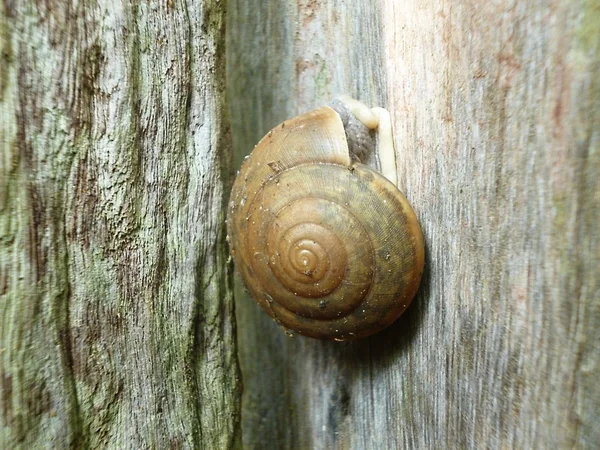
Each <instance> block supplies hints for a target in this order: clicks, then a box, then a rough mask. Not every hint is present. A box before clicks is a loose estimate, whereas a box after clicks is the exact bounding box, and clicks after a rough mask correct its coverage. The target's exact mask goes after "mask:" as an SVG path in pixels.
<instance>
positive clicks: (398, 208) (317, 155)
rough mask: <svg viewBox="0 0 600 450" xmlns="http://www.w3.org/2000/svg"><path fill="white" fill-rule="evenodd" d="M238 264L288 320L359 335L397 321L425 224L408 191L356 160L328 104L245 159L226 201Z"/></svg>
mask: <svg viewBox="0 0 600 450" xmlns="http://www.w3.org/2000/svg"><path fill="white" fill-rule="evenodd" d="M227 223H228V235H229V240H230V246H231V251H232V255H233V258H234V262H235V265H236V268H237V269H238V271H239V272H240V274H241V276H242V279H243V281H244V284H245V285H246V287H247V288H248V290H249V291H250V293H251V294H252V296H253V297H254V298H255V299H256V300H257V301H258V302H259V304H261V306H263V308H264V309H265V311H267V313H268V314H269V315H271V316H272V317H273V318H274V319H275V320H277V321H278V322H279V323H280V324H281V325H283V326H284V327H286V328H289V329H292V330H295V331H297V332H299V333H300V334H303V335H307V336H312V337H317V338H323V339H336V340H344V339H353V338H358V337H363V336H367V335H369V334H372V333H374V332H376V331H378V330H380V329H382V328H384V327H386V326H388V325H389V324H390V323H391V322H393V321H394V320H395V319H396V318H398V316H399V315H400V314H402V312H403V311H404V310H405V309H406V307H407V306H408V304H409V303H410V301H411V300H412V298H413V296H414V294H415V292H416V290H417V288H418V285H419V281H420V278H421V274H422V270H423V242H422V236H421V231H420V228H419V225H418V222H417V220H416V217H415V215H414V212H413V211H412V208H411V207H410V205H409V204H408V202H407V201H406V199H405V197H404V196H403V195H402V193H401V192H400V191H399V190H398V189H397V188H396V187H395V186H394V185H393V184H392V183H391V182H389V181H388V180H386V179H385V178H384V177H383V176H381V175H380V174H379V173H377V172H375V171H373V170H372V169H370V168H369V167H367V166H365V165H362V164H360V163H352V162H351V161H350V156H349V154H348V146H347V143H346V136H345V133H344V128H343V125H342V123H341V120H340V119H339V116H338V115H337V113H335V111H333V110H332V109H331V108H328V107H325V108H321V109H318V110H316V111H313V112H311V113H308V114H305V115H303V116H299V117H297V118H295V119H292V120H290V121H286V122H284V123H283V124H282V125H280V126H278V127H276V128H275V129H273V130H272V131H271V132H270V133H269V134H267V136H265V138H264V139H263V140H262V141H261V142H260V143H259V144H258V145H257V146H256V148H255V149H254V151H253V152H252V155H251V156H250V157H249V158H248V159H247V160H246V161H245V163H244V165H243V166H242V168H241V170H240V173H239V175H238V177H237V179H236V181H235V184H234V187H233V190H232V195H231V200H230V204H229V209H228V219H227Z"/></svg>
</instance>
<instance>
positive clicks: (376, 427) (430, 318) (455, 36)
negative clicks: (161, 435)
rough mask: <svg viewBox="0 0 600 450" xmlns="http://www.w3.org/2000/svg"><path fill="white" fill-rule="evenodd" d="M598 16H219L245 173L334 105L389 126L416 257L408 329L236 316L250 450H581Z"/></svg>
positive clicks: (590, 361) (595, 332) (594, 268)
mask: <svg viewBox="0 0 600 450" xmlns="http://www.w3.org/2000/svg"><path fill="white" fill-rule="evenodd" d="M598 17H600V3H599V2H598V1H597V0H581V1H558V0H555V1H550V2H529V1H510V2H475V1H466V0H463V1H461V0H446V1H433V0H428V1H420V0H419V1H416V0H411V1H403V2H398V1H395V0H385V1H383V2H378V1H370V0H353V1H350V2H343V1H339V0H338V1H325V2H314V1H308V0H306V1H305V0H301V1H298V2H284V1H280V0H272V1H269V2H260V4H259V3H257V2H247V1H242V0H233V1H232V2H230V6H229V12H228V21H229V37H228V76H229V82H228V98H229V104H230V110H231V116H232V129H233V140H234V148H235V151H236V152H237V154H238V164H239V160H240V158H241V156H242V155H243V154H246V153H248V152H249V151H250V150H251V149H252V147H253V145H254V143H256V142H257V141H258V139H259V138H260V137H262V135H264V134H265V133H266V132H267V131H268V130H269V128H270V127H272V126H274V125H276V124H277V123H279V122H281V121H282V120H284V119H286V118H288V117H291V116H294V115H296V114H297V113H298V112H301V111H305V110H307V109H310V108H312V107H314V106H317V105H321V104H324V103H326V102H328V101H329V100H330V99H331V98H332V97H333V96H334V95H336V94H339V93H347V94H350V95H352V96H355V97H357V98H359V99H361V100H363V101H365V102H366V103H369V104H373V105H375V104H378V105H381V106H385V107H387V108H389V110H390V111H391V113H392V116H393V120H394V125H395V141H396V145H397V152H398V158H399V164H398V174H399V178H400V180H401V187H402V189H403V190H404V192H405V193H406V195H407V197H408V199H409V201H411V202H412V204H413V206H414V209H415V211H416V213H417V216H418V217H419V219H420V221H421V223H422V227H423V231H424V235H425V240H426V245H427V247H426V253H427V254H426V273H425V278H424V280H423V283H422V288H421V290H420V293H419V295H418V297H417V299H416V300H415V302H414V303H413V305H412V306H411V307H410V308H409V311H408V312H407V313H406V314H405V316H404V317H402V318H401V319H400V320H399V321H398V322H397V323H396V324H395V325H393V326H392V327H391V328H390V329H388V330H386V331H384V332H382V333H381V334H379V335H376V336H373V337H371V338H369V339H367V340H364V341H360V342H354V343H342V344H340V343H331V342H318V341H314V340H311V339H306V338H302V337H294V338H289V337H287V336H285V335H284V334H283V333H282V332H281V330H279V329H278V327H277V326H276V325H275V324H274V323H273V322H272V321H271V320H270V319H268V318H267V317H266V315H265V314H263V313H262V312H261V311H260V310H259V309H258V307H257V306H255V305H254V303H253V302H252V301H250V300H249V299H248V298H245V297H244V296H243V294H241V293H239V295H238V301H237V302H236V314H237V318H238V331H239V344H240V360H241V365H242V373H243V377H244V395H243V408H242V410H243V419H242V422H243V435H244V437H243V441H244V445H245V448H256V449H263V448H278V449H282V448H317V449H332V448H351V449H372V448H389V449H392V448H415V449H424V448H596V446H597V445H598V442H600V428H599V427H598V425H597V418H598V411H600V388H598V385H597V380H598V377H599V376H600V375H599V373H600V367H599V365H600V347H599V344H598V342H600V277H598V270H599V267H600V232H599V229H600V227H599V226H598V223H599V222H600V208H599V207H598V205H599V200H600V198H599V196H600V185H599V184H600V182H599V181H598V180H599V178H600V123H599V121H600V112H599V111H600V92H599V91H600V44H599V40H600V28H599V27H600V25H599V24H600V22H598Z"/></svg>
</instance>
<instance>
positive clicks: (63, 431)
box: [0, 0, 241, 449]
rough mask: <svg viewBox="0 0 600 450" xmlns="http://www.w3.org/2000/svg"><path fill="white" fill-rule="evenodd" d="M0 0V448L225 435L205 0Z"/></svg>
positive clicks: (215, 141) (221, 236) (217, 57)
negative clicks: (155, 0)
mask: <svg viewBox="0 0 600 450" xmlns="http://www.w3.org/2000/svg"><path fill="white" fill-rule="evenodd" d="M134 3H135V4H134V5H131V4H130V3H129V2H125V3H124V4H121V3H120V2H106V1H99V2H85V1H83V2H74V3H73V2H35V1H23V2H21V1H19V2H5V4H4V7H3V8H2V12H0V29H1V30H2V32H1V33H0V48H1V49H2V51H1V52H0V58H2V59H1V61H0V76H1V78H0V117H2V119H1V121H0V145H1V146H2V153H1V158H0V295H1V300H0V348H1V350H0V405H1V406H0V448H24V449H31V448H119V449H122V448H231V447H234V446H236V445H238V444H239V442H240V427H239V418H238V416H239V394H240V391H241V384H240V378H239V375H238V366H237V358H236V352H237V350H236V345H235V332H234V326H233V304H232V292H231V288H230V282H231V279H230V268H229V266H228V265H227V258H228V256H227V253H226V247H225V232H224V206H225V201H226V197H225V196H224V187H223V186H224V184H225V183H229V173H230V158H229V156H230V153H229V152H228V148H229V143H230V140H229V134H228V127H229V124H228V122H227V120H226V119H225V115H226V111H225V86H224V79H223V77H222V74H223V73H224V70H225V62H224V44H225V35H224V22H225V9H224V2H219V1H218V0H217V1H210V0H204V1H198V2H192V3H190V4H187V5H186V4H182V3H179V2H171V1H168V2H160V3H152V2H151V3H143V2H142V3H137V2H134Z"/></svg>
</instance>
